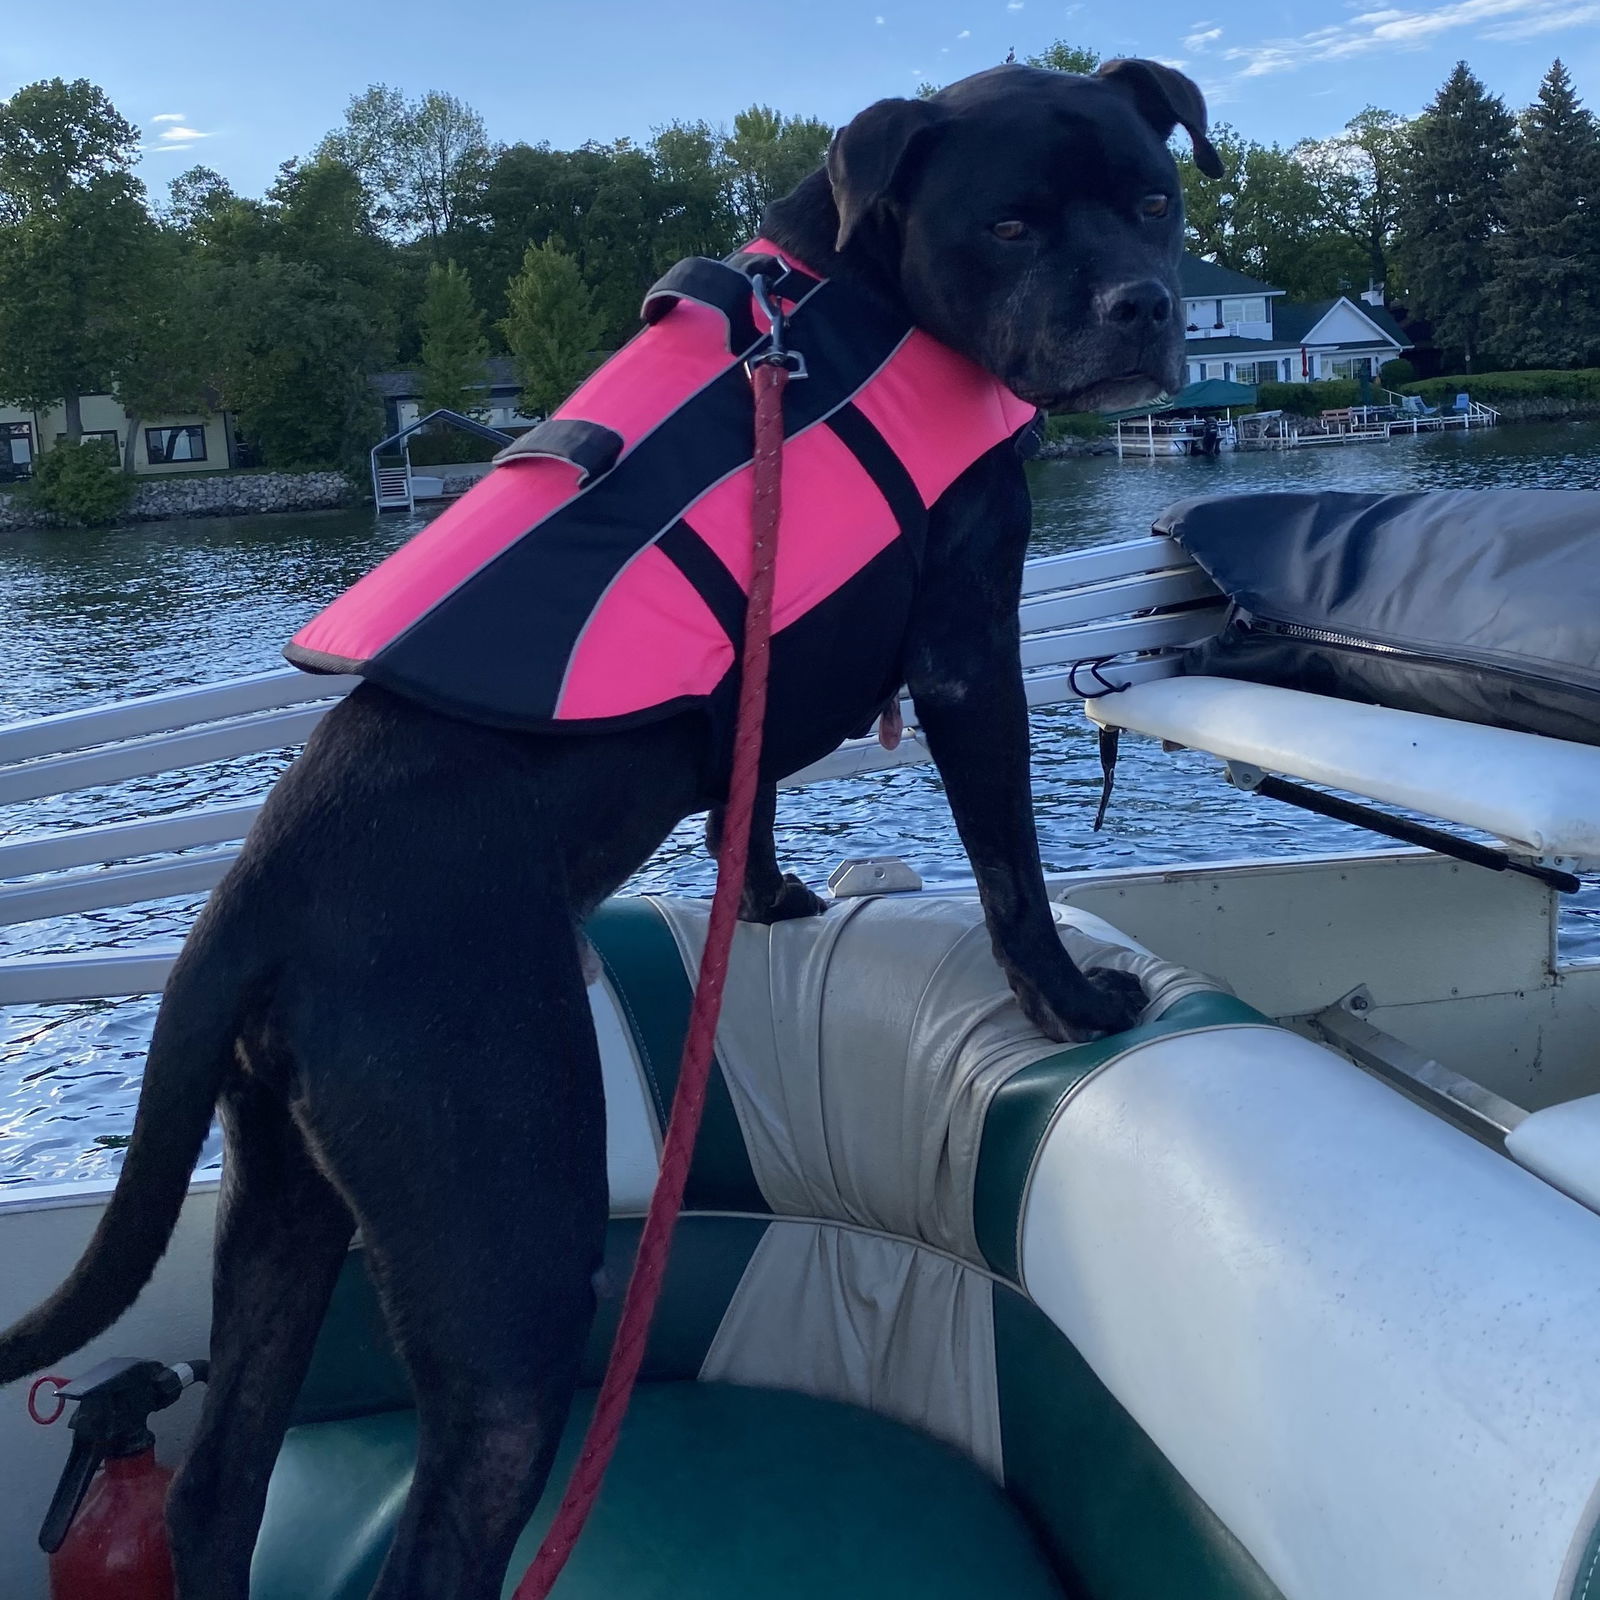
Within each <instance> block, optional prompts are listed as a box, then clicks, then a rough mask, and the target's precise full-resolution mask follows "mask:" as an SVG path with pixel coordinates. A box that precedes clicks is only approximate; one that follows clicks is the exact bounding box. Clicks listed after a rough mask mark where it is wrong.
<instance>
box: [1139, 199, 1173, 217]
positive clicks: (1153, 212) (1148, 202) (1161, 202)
mask: <svg viewBox="0 0 1600 1600" xmlns="http://www.w3.org/2000/svg"><path fill="white" fill-rule="evenodd" d="M1171 204H1172V199H1171V197H1170V196H1168V195H1164V194H1147V195H1146V196H1145V197H1144V199H1143V200H1141V201H1140V202H1139V209H1140V210H1141V211H1142V212H1144V214H1145V215H1146V216H1147V217H1164V216H1166V214H1167V208H1168V207H1169V206H1170V205H1171Z"/></svg>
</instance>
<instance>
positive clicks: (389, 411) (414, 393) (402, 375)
mask: <svg viewBox="0 0 1600 1600" xmlns="http://www.w3.org/2000/svg"><path fill="white" fill-rule="evenodd" d="M484 366H485V369H486V370H485V376H486V379H487V381H486V382H485V383H484V384H483V385H481V394H482V399H481V400H480V401H479V403H478V404H477V405H476V406H474V407H473V412H474V415H475V416H477V418H478V420H479V421H481V422H486V423H488V424H489V426H490V427H491V428H499V429H500V430H501V431H502V432H504V433H522V432H525V431H526V430H527V429H529V428H531V427H532V426H533V425H534V423H535V422H537V421H538V420H539V419H538V418H537V417H531V416H528V415H527V414H526V413H524V412H523V411H522V410H521V409H520V407H521V404H522V385H521V383H519V382H518V381H517V375H516V371H515V369H514V367H513V365H512V361H511V357H510V356H490V357H489V359H488V361H486V362H485V363H484ZM372 386H373V387H374V388H375V389H376V390H377V391H378V393H379V395H380V396H382V398H383V410H384V423H385V427H384V432H385V433H398V432H399V431H400V430H401V429H402V428H406V427H409V426H410V425H411V424H412V423H413V422H415V421H416V420H417V418H418V417H419V416H421V415H422V374H421V373H420V372H379V373H376V374H375V375H374V376H373V379H372Z"/></svg>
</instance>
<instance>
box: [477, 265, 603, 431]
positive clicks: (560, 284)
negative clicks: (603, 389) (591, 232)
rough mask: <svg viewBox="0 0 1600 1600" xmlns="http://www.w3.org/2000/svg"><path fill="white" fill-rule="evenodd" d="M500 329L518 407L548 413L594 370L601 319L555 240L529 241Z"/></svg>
mask: <svg viewBox="0 0 1600 1600" xmlns="http://www.w3.org/2000/svg"><path fill="white" fill-rule="evenodd" d="M506 300H507V304H508V306H509V312H508V314H507V316H506V319H505V321H504V322H503V323H502V324H501V328H502V330H503V331H504V333H505V336H506V344H507V345H508V346H509V347H510V350H511V357H512V360H513V361H515V363H516V367H517V377H518V378H519V379H520V380H521V383H522V397H523V398H522V409H523V410H524V411H526V412H529V413H531V414H533V415H535V416H547V415H548V414H549V413H550V412H551V411H553V410H554V409H555V408H556V407H557V406H558V405H560V404H561V402H562V401H563V400H565V399H566V397H567V396H568V395H569V394H570V393H571V392H572V391H573V390H574V389H575V388H577V386H578V385H579V384H580V383H582V382H583V380H584V379H585V378H586V377H587V376H588V375H589V373H590V372H591V371H593V370H594V366H595V363H596V361H597V360H598V357H599V348H598V347H599V344H600V339H601V336H602V333H603V331H604V330H603V323H602V321H601V319H600V317H599V315H598V314H597V312H596V311H595V308H594V295H593V293H592V292H591V291H590V289H589V286H588V285H587V284H586V283H585V282H584V281H583V275H582V274H581V273H580V272H579V271H578V265H577V263H576V262H575V261H574V260H573V259H572V257H571V256H569V255H568V254H567V253H566V251H565V250H563V249H562V248H561V246H560V245H558V244H556V243H555V241H554V240H550V241H547V242H546V243H544V244H530V245H529V246H528V249H527V252H526V253H525V254H524V256H523V258H522V271H521V272H519V273H518V274H517V275H516V277H515V278H513V279H512V280H511V286H510V289H509V290H508V292H507V295H506Z"/></svg>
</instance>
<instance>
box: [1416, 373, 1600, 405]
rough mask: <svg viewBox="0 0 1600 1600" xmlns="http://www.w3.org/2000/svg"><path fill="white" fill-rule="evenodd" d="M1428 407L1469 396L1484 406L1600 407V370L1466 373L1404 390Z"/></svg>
mask: <svg viewBox="0 0 1600 1600" xmlns="http://www.w3.org/2000/svg"><path fill="white" fill-rule="evenodd" d="M1407 393H1409V394H1420V395H1421V396H1422V398H1423V399H1424V400H1426V401H1427V402H1428V404H1429V405H1437V404H1438V403H1439V402H1440V401H1441V400H1442V401H1444V402H1445V403H1446V404H1449V403H1450V402H1451V401H1453V400H1454V399H1455V397H1456V396H1457V395H1458V394H1470V395H1471V396H1472V398H1473V399H1474V400H1479V401H1482V402H1483V404H1484V405H1489V406H1498V405H1503V404H1506V403H1508V402H1516V401H1519V400H1521V401H1526V400H1565V401H1576V402H1578V403H1580V404H1589V405H1595V404H1600V367H1578V368H1575V369H1572V370H1570V371H1561V370H1556V369H1550V370H1545V371H1535V372H1466V373H1461V374H1459V375H1458V376H1456V377H1451V378H1427V379H1424V380H1423V382H1421V383H1413V384H1409V385H1408V386H1407Z"/></svg>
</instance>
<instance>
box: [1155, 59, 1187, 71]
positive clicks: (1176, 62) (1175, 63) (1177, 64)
mask: <svg viewBox="0 0 1600 1600" xmlns="http://www.w3.org/2000/svg"><path fill="white" fill-rule="evenodd" d="M1155 60H1156V61H1157V62H1158V63H1159V64H1160V65H1161V66H1163V67H1171V68H1172V70H1173V71H1174V72H1182V71H1183V69H1184V68H1185V67H1186V66H1188V65H1189V63H1188V62H1187V61H1185V60H1184V59H1183V57H1182V56H1156V57H1155Z"/></svg>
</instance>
